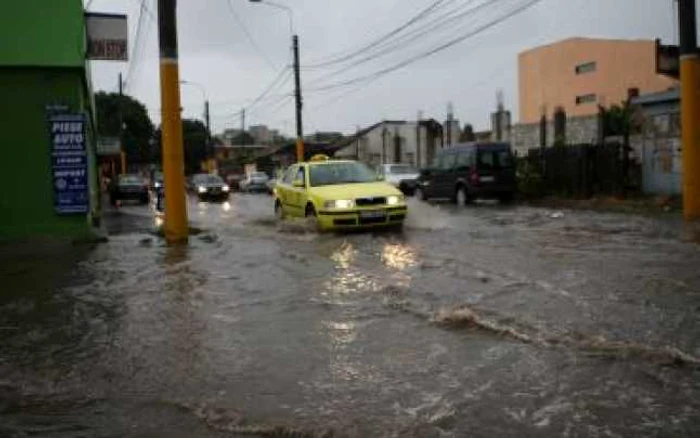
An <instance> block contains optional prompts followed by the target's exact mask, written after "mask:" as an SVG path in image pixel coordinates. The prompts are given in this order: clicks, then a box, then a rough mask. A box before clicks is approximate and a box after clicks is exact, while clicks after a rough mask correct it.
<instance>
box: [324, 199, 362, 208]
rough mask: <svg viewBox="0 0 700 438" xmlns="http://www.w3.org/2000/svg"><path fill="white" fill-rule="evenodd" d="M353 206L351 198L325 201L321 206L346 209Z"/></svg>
mask: <svg viewBox="0 0 700 438" xmlns="http://www.w3.org/2000/svg"><path fill="white" fill-rule="evenodd" d="M354 206H355V201H353V200H351V199H339V200H337V201H325V202H324V203H323V208H327V209H338V210H347V209H349V208H353V207H354Z"/></svg>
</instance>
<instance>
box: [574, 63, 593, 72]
mask: <svg viewBox="0 0 700 438" xmlns="http://www.w3.org/2000/svg"><path fill="white" fill-rule="evenodd" d="M596 67H597V65H596V63H595V62H586V63H583V64H579V65H577V66H576V74H577V75H583V74H586V73H593V72H594V71H595V70H596Z"/></svg>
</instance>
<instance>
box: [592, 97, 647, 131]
mask: <svg viewBox="0 0 700 438" xmlns="http://www.w3.org/2000/svg"><path fill="white" fill-rule="evenodd" d="M600 111H601V112H602V114H603V132H604V136H605V137H610V136H620V137H624V136H629V135H631V134H634V133H636V132H638V131H639V129H640V125H639V123H638V122H637V120H636V114H635V111H634V107H633V106H632V105H630V104H629V102H624V103H623V104H621V105H612V106H610V108H607V109H606V108H603V107H600Z"/></svg>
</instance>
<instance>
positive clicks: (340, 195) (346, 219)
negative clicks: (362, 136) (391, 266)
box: [274, 155, 408, 230]
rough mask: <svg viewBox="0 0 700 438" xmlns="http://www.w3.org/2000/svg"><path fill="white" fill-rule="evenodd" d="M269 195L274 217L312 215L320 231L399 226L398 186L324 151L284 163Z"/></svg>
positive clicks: (402, 202)
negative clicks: (306, 159) (303, 158)
mask: <svg viewBox="0 0 700 438" xmlns="http://www.w3.org/2000/svg"><path fill="white" fill-rule="evenodd" d="M274 198H275V214H276V216H277V217H278V218H280V219H283V218H284V217H286V216H291V217H313V218H315V219H316V222H317V224H318V227H319V229H321V230H330V229H349V228H364V227H396V228H400V227H401V226H402V225H403V222H404V219H405V218H406V214H407V212H408V209H407V207H406V201H405V199H404V195H403V194H402V193H401V191H399V190H398V189H397V188H395V187H394V186H392V185H391V184H389V183H386V182H384V181H381V180H379V179H378V176H377V174H376V173H374V172H372V171H371V170H370V169H369V168H367V166H365V165H364V164H362V163H359V162H357V161H350V160H331V159H329V158H328V157H327V156H324V155H321V156H314V157H313V158H312V159H311V160H309V161H308V162H304V163H297V164H294V165H292V166H290V167H289V168H288V169H287V171H286V172H285V173H284V174H283V176H282V178H280V179H279V180H278V181H277V184H276V186H275V190H274Z"/></svg>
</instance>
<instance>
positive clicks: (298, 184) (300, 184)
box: [293, 179, 304, 189]
mask: <svg viewBox="0 0 700 438" xmlns="http://www.w3.org/2000/svg"><path fill="white" fill-rule="evenodd" d="M293 185H294V187H297V188H301V189H303V188H304V180H302V179H295V180H294V184H293Z"/></svg>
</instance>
